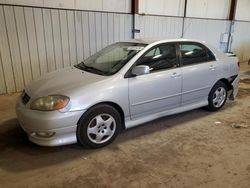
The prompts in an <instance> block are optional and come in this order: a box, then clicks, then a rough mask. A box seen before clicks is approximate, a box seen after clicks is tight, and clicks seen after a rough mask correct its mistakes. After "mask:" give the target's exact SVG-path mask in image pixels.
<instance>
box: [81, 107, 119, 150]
mask: <svg viewBox="0 0 250 188" xmlns="http://www.w3.org/2000/svg"><path fill="white" fill-rule="evenodd" d="M121 122H122V121H121V116H120V114H119V112H118V111H117V110H116V109H115V108H114V107H112V106H109V105H106V104H102V105H97V106H95V107H93V108H92V109H90V110H89V111H87V112H86V113H85V114H84V115H83V117H82V118H81V119H80V121H79V124H78V126H77V140H78V143H80V144H81V145H84V146H87V147H91V148H99V147H103V146H106V145H108V144H110V143H112V142H113V141H114V139H115V138H116V137H117V135H118V133H119V132H120V129H121Z"/></svg>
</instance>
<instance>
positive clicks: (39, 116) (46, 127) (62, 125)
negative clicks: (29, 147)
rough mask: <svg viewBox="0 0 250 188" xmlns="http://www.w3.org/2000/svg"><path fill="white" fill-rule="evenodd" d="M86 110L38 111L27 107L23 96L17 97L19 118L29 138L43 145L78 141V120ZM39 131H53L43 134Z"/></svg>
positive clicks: (58, 144)
mask: <svg viewBox="0 0 250 188" xmlns="http://www.w3.org/2000/svg"><path fill="white" fill-rule="evenodd" d="M84 112H85V111H74V112H59V111H50V112H44V111H36V110H30V109H29V108H27V107H26V106H25V105H24V104H23V102H22V100H21V97H19V98H18V99H17V103H16V114H17V119H18V121H19V123H20V125H21V127H22V128H23V130H24V131H25V132H26V133H27V134H28V137H29V140H30V141H31V142H33V143H35V144H38V145H41V146H60V145H66V144H73V143H76V141H77V140H76V127H77V122H78V120H79V119H80V117H81V116H82V114H83V113H84ZM37 133H53V134H52V135H51V136H46V137H44V136H41V135H39V134H37Z"/></svg>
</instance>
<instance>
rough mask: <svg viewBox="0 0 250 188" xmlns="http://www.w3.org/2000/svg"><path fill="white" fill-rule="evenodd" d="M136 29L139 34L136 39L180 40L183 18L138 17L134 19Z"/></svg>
mask: <svg viewBox="0 0 250 188" xmlns="http://www.w3.org/2000/svg"><path fill="white" fill-rule="evenodd" d="M135 19H136V20H135V23H136V29H139V30H140V33H137V34H136V35H135V37H136V38H143V37H144V38H161V37H164V38H180V37H181V34H182V24H183V18H180V17H166V16H140V15H136V18H135Z"/></svg>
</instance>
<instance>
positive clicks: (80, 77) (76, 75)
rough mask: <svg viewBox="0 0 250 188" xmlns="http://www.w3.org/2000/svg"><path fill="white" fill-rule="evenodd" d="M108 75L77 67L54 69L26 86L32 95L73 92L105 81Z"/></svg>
mask: <svg viewBox="0 0 250 188" xmlns="http://www.w3.org/2000/svg"><path fill="white" fill-rule="evenodd" d="M105 78H106V76H101V75H97V74H92V73H89V72H86V71H82V70H80V69H77V68H75V67H69V68H65V69H61V70H58V71H54V72H51V73H48V74H45V75H44V76H42V77H40V78H39V79H37V80H34V81H32V82H30V84H28V86H27V87H26V88H25V90H26V91H27V93H28V94H29V95H31V96H32V97H40V96H47V95H52V94H67V93H71V92H72V90H73V89H74V88H80V87H85V86H87V85H90V84H92V83H96V82H99V81H103V80H104V79H105Z"/></svg>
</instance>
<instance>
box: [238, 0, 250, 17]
mask: <svg viewBox="0 0 250 188" xmlns="http://www.w3.org/2000/svg"><path fill="white" fill-rule="evenodd" d="M249 8H250V1H249V0H238V1H237V7H236V15H235V19H236V20H245V21H250V11H249Z"/></svg>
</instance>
